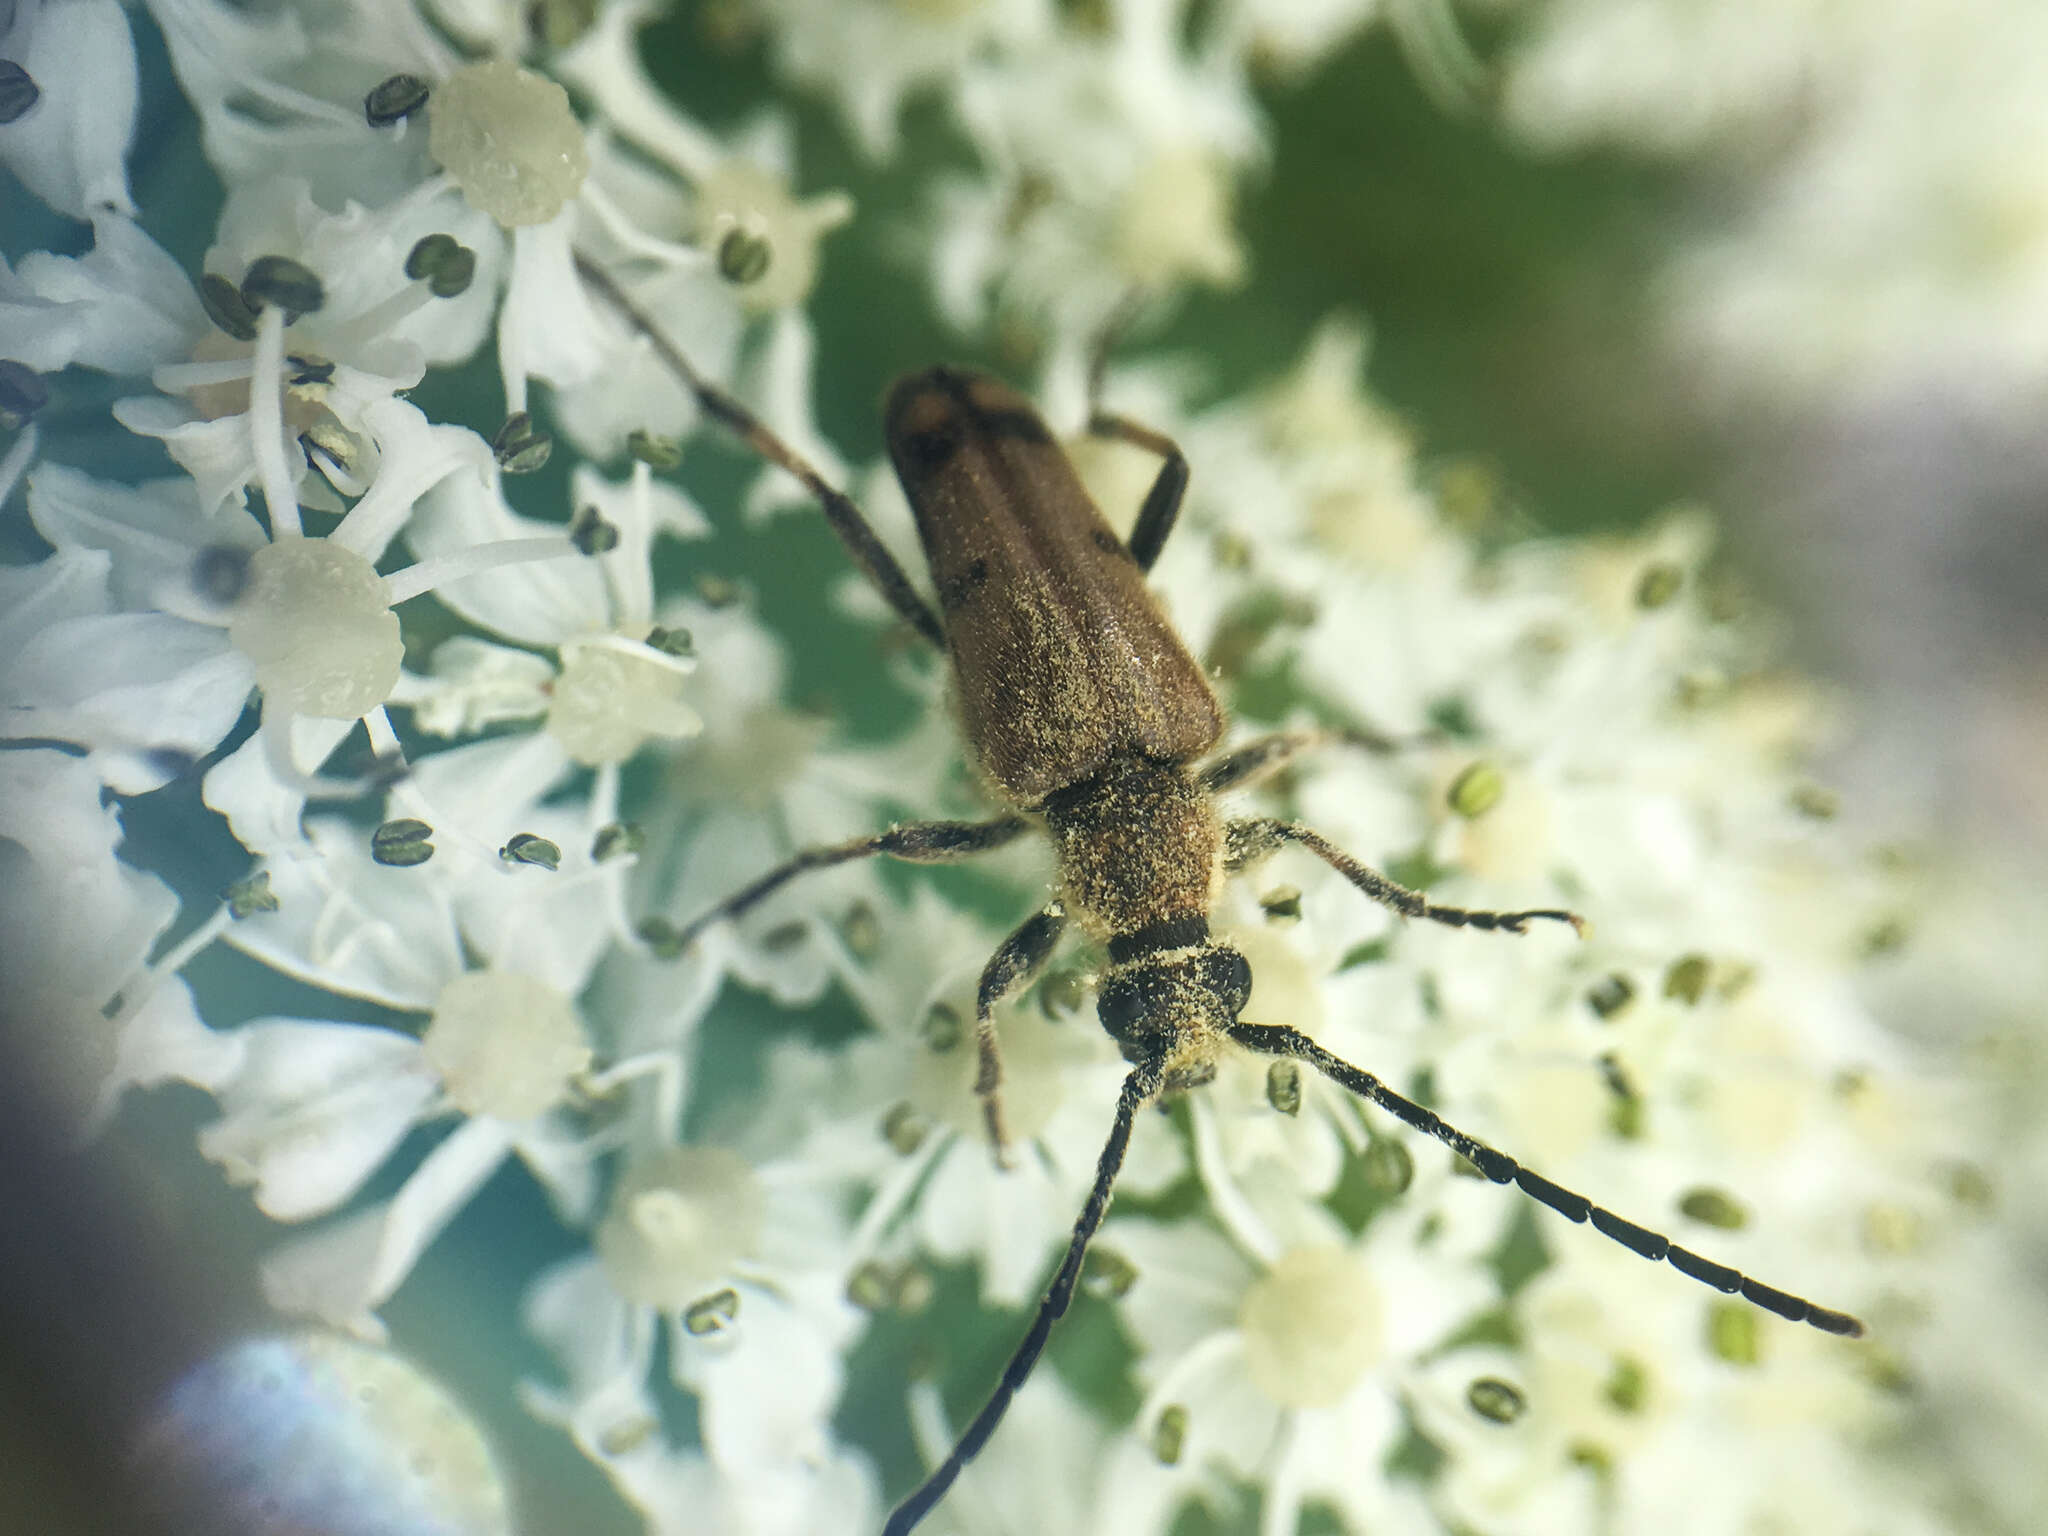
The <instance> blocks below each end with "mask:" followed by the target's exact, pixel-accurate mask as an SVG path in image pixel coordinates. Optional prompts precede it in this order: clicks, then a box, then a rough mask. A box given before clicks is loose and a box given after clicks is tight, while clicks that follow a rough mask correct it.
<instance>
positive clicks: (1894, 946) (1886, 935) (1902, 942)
mask: <svg viewBox="0 0 2048 1536" xmlns="http://www.w3.org/2000/svg"><path fill="white" fill-rule="evenodd" d="M1911 931H1912V930H1911V929H1909V928H1908V927H1907V926H1906V920H1905V919H1904V918H1902V917H1888V918H1885V919H1884V920H1883V921H1882V922H1878V923H1873V924H1872V925H1871V926H1870V928H1869V929H1868V930H1867V931H1866V932H1865V933H1864V935H1863V944H1862V951H1863V958H1864V959H1866V960H1881V959H1883V958H1884V957H1885V956H1886V955H1895V954H1897V953H1898V952H1899V951H1900V950H1902V949H1904V948H1905V947H1906V939H1907V937H1908V936H1909V935H1910V933H1911Z"/></svg>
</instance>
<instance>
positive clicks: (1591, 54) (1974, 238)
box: [1505, 0, 2048, 413]
mask: <svg viewBox="0 0 2048 1536" xmlns="http://www.w3.org/2000/svg"><path fill="white" fill-rule="evenodd" d="M1517 9H1518V13H1519V14H1518V20H1519V22H1520V24H1521V27H1522V29H1523V30H1522V33H1521V36H1520V38H1519V41H1518V44H1517V47H1516V48H1515V50H1514V51H1513V53H1512V54H1511V56H1510V60H1509V64H1508V71H1507V84H1506V88H1505V107H1506V111H1507V114H1508V117H1509V119H1510V120H1511V121H1512V122H1513V124H1514V125H1515V127H1516V128H1517V129H1518V130H1519V132H1520V133H1521V134H1522V136H1523V137H1524V138H1525V139H1527V140H1528V141H1530V142H1532V143H1534V144H1536V145H1539V146H1542V147H1545V148H1551V149H1557V148H1564V147H1570V146H1578V145H1584V144H1587V143H1590V142H1600V141H1604V142H1607V143H1612V144H1617V145H1620V146H1622V147H1624V148H1629V149H1634V150H1639V151H1648V152H1651V153H1655V154H1662V155H1670V156H1674V157H1679V156H1683V157H1693V158H1704V159H1710V160H1711V161H1713V162H1717V163H1719V164H1721V165H1724V166H1725V165H1739V166H1747V167H1750V168H1752V169H1753V170H1760V171H1761V174H1752V175H1749V176H1746V177H1741V178H1737V179H1724V181H1723V184H1722V186H1721V189H1720V190H1719V191H1718V192H1717V193H1716V194H1715V201H1716V208H1715V215H1714V217H1713V219H1712V222H1711V224H1710V225H1709V226H1708V229H1709V230H1710V231H1711V232H1710V233H1703V234H1702V235H1700V236H1698V237H1697V238H1696V239H1695V240H1694V241H1693V242H1692V247H1691V249H1690V250H1688V251H1686V252H1685V253H1684V254H1683V255H1682V257H1681V259H1680V260H1678V261H1677V262H1676V263H1674V265H1673V267H1672V270H1671V273H1670V278H1669V284H1668V286H1669V296H1670V301H1671V305H1672V309H1673V313H1674V319H1675V323H1676V326H1677V328H1678V330H1679V332H1680V333H1681V334H1680V337H1679V345H1680V346H1681V347H1682V348H1683V349H1684V350H1685V352H1686V354H1687V355H1689V356H1697V355H1700V354H1701V353H1704V355H1705V356H1706V357H1707V358H1709V359H1710V360H1712V361H1714V362H1717V363H1719V364H1720V365H1722V366H1723V367H1724V368H1727V369H1729V370H1731V371H1732V372H1733V374H1734V378H1735V381H1736V383H1735V386H1734V387H1735V388H1736V389H1738V390H1740V391H1742V392H1743V393H1745V394H1750V393H1754V392H1755V391H1758V390H1764V391H1768V392H1769V393H1771V394H1773V395H1777V396H1779V397H1780V398H1781V399H1782V400H1784V401H1786V402H1789V403H1794V404H1798V405H1810V404H1814V403H1825V402H1827V401H1829V400H1832V399H1836V398H1838V397H1840V396H1843V395H1847V396H1849V397H1850V398H1851V399H1854V398H1858V397H1862V398H1875V399H1882V398H1884V397H1885V395H1886V394H1887V393H1889V392H1892V391H1895V390H1898V389H1899V388H1900V387H1901V386H1907V385H1912V384H1913V383H1915V382H1916V381H1917V380H1919V379H1921V378H1924V377H1932V378H1933V379H1936V380H1939V381H1941V385H1942V387H1943V388H1951V389H1952V388H1964V389H1966V390H1967V391H1968V392H1969V394H1970V395H1971V397H1972V399H1973V401H1974V402H1976V403H1977V405H1978V408H1979V409H1980V410H1991V411H1992V412H1994V413H1995V412H1996V409H1997V406H1998V404H1999V402H2000V401H2001V399H2002V398H2003V397H2005V396H2007V395H2009V394H2010V393H2011V392H2012V391H2014V390H2020V391H2023V392H2024V393H2025V395H2026V398H2028V399H2030V400H2031V399H2033V398H2035V395H2036V393H2037V392H2038V390H2039V388H2040V386H2041V383H2042V381H2043V377H2044V374H2043V364H2042V359H2043V357H2044V356H2048V346H2044V341H2048V216H2044V213H2043V210H2044V208H2048V169H2044V168H2048V100H2044V98H2043V94H2042V92H2041V90H2040V82H2041V77H2042V71H2043V69H2044V67H2048V13H2044V12H2043V11H2042V10H2041V8H2040V7H2039V6H2038V5H2035V4H2032V3H2031V0H1897V3H1891V4H1885V5H1872V6H1864V5H1840V4H1833V3H1830V0H1732V3H1723V4H1715V5H1699V4H1695V3H1693V0H1531V3H1528V4H1525V5H1522V6H1520V7H1518V8H1517ZM1731 188H1732V189H1733V191H1732V195H1730V189H1731Z"/></svg>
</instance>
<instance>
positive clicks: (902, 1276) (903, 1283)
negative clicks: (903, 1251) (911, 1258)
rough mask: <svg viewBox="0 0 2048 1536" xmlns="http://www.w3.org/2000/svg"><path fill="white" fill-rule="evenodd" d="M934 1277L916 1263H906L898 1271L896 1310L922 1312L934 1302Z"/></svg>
mask: <svg viewBox="0 0 2048 1536" xmlns="http://www.w3.org/2000/svg"><path fill="white" fill-rule="evenodd" d="M934 1289H935V1287H934V1286H933V1285H932V1277H931V1276H930V1275H929V1274H927V1273H926V1272H925V1270H924V1269H923V1268H922V1267H921V1266H919V1265H916V1264H905V1265H904V1266H903V1267H902V1268H901V1269H900V1270H898V1271H897V1272H896V1297H895V1301H896V1310H897V1311H898V1312H922V1311H923V1310H924V1309H925V1308H926V1307H928V1306H930V1305H931V1304H932V1293H933V1291H934Z"/></svg>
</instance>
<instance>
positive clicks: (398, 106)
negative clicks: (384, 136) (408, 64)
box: [363, 75, 427, 128]
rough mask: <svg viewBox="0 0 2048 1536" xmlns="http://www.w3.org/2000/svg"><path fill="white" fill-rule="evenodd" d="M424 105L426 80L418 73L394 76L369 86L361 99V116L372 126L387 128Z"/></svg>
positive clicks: (425, 102)
mask: <svg viewBox="0 0 2048 1536" xmlns="http://www.w3.org/2000/svg"><path fill="white" fill-rule="evenodd" d="M426 104H427V82H426V81H424V80H422V79H421V78H420V77H419V76H418V75H393V76H392V77H391V78H390V79H388V80H384V81H380V82H379V83H378V84H376V85H373V86H371V87H370V94H369V95H367V96H365V97H364V98H363V116H364V117H366V118H367V119H369V123H370V126H371V127H372V128H389V127H390V126H391V125H392V124H393V123H398V122H403V121H404V120H405V119H406V118H408V117H411V116H412V115H413V113H415V112H417V111H419V109H420V108H421V107H424V106H425V105H426Z"/></svg>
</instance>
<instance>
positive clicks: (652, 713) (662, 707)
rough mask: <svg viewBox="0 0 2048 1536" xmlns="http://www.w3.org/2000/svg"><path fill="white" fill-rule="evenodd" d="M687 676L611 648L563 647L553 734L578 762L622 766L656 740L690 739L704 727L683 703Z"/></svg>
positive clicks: (550, 718) (552, 715) (553, 709)
mask: <svg viewBox="0 0 2048 1536" xmlns="http://www.w3.org/2000/svg"><path fill="white" fill-rule="evenodd" d="M684 682H685V678H684V674H683V672H682V671H681V670H680V669H678V668H676V667H674V666H670V665H668V664H666V663H664V662H661V661H658V660H656V659H655V658H654V657H652V656H643V655H637V654H635V653H634V652H632V651H626V650H620V649H616V648H614V647H611V646H607V645H575V646H568V645H565V646H563V647H562V671H561V675H560V676H558V677H557V678H556V679H555V685H554V692H553V695H552V697H551V700H550V703H549V705H548V731H549V732H550V734H552V735H553V736H554V738H555V740H557V741H559V742H560V743H561V744H562V750H563V751H564V752H567V753H568V754H569V755H570V756H571V757H573V758H575V759H576V761H577V762H579V763H583V764H585V765H586V766H588V767H592V768H596V767H600V766H602V765H603V764H605V763H617V762H623V761H624V760H625V759H626V758H629V757H631V756H632V755H633V754H634V753H635V752H637V751H639V750H640V747H641V745H642V744H643V743H644V742H646V741H647V739H648V738H649V737H652V736H669V737H674V736H687V735H689V734H690V733H691V732H693V731H695V730H696V729H697V728H698V726H699V724H700V723H701V722H700V721H699V720H698V719H697V714H696V711H694V710H692V709H691V708H690V706H689V705H687V704H685V703H684V702H683V685H684Z"/></svg>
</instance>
